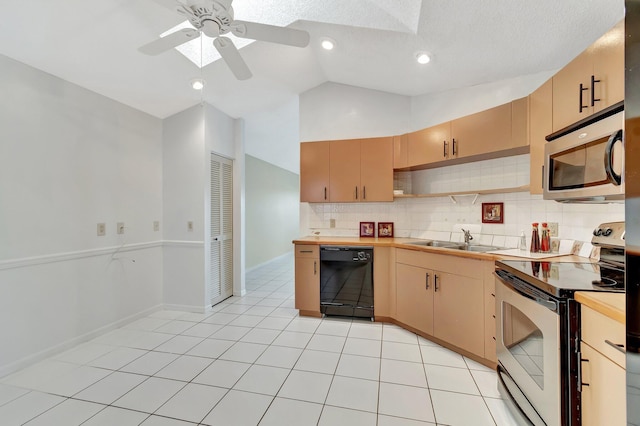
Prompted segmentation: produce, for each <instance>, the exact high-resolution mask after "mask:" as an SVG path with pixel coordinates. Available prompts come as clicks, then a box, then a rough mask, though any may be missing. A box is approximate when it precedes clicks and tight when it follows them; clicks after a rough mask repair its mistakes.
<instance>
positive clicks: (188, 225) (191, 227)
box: [187, 220, 193, 232]
mask: <svg viewBox="0 0 640 426" xmlns="http://www.w3.org/2000/svg"><path fill="white" fill-rule="evenodd" d="M187 231H189V232H193V221H191V220H190V221H189V222H187Z"/></svg>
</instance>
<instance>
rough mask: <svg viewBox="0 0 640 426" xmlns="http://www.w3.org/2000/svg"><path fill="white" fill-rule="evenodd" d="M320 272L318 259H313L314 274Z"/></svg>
mask: <svg viewBox="0 0 640 426" xmlns="http://www.w3.org/2000/svg"><path fill="white" fill-rule="evenodd" d="M317 273H318V261H317V260H314V261H313V275H316V274H317Z"/></svg>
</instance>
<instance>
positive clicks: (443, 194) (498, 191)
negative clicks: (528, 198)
mask: <svg viewBox="0 0 640 426" xmlns="http://www.w3.org/2000/svg"><path fill="white" fill-rule="evenodd" d="M527 191H529V185H522V186H515V187H511V188H495V189H480V190H478V191H472V190H469V191H459V192H439V193H432V194H402V195H394V196H393V197H394V198H434V197H460V196H465V195H469V196H473V195H475V196H477V195H487V194H506V193H510V192H527Z"/></svg>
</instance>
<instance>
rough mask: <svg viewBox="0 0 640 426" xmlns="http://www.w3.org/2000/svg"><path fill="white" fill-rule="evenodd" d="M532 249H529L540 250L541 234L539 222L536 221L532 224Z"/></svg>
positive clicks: (534, 251) (532, 251)
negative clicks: (539, 232)
mask: <svg viewBox="0 0 640 426" xmlns="http://www.w3.org/2000/svg"><path fill="white" fill-rule="evenodd" d="M531 225H532V227H533V228H532V230H531V249H530V250H529V251H530V252H531V253H538V252H540V235H539V234H538V222H534V223H532V224H531Z"/></svg>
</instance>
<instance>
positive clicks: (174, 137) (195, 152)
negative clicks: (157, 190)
mask: <svg viewBox="0 0 640 426" xmlns="http://www.w3.org/2000/svg"><path fill="white" fill-rule="evenodd" d="M163 129H164V135H163V187H164V198H163V211H164V217H165V227H164V229H163V235H164V239H165V242H164V261H163V266H164V280H163V285H164V302H165V304H166V305H168V306H169V307H173V308H176V309H187V310H203V309H204V308H205V306H207V305H208V304H209V302H210V300H211V297H210V295H209V294H207V288H206V282H207V279H208V275H207V274H208V273H209V270H210V268H209V264H208V256H209V245H208V244H207V243H206V242H208V241H210V235H209V233H208V232H209V230H208V220H209V218H210V211H211V208H210V192H209V191H210V189H209V188H210V187H209V181H210V179H209V176H210V159H211V153H212V152H214V153H216V154H218V155H221V156H224V157H227V158H231V159H233V158H234V157H235V155H236V140H235V120H234V119H232V118H230V117H228V116H227V115H225V114H224V113H222V112H221V111H219V110H217V109H215V108H214V107H212V106H210V105H206V104H205V105H196V106H194V107H192V108H189V109H188V110H185V111H183V112H181V113H179V114H176V115H174V116H172V117H169V118H167V119H165V120H164V122H163ZM236 167H237V165H236V164H234V169H235V168H236ZM238 177H240V178H241V175H237V176H234V178H238ZM238 189H239V188H236V189H235V190H234V198H239V194H238V193H237V192H236V191H237V190H238ZM236 208H237V207H236ZM190 221H191V222H193V231H189V230H188V226H187V224H188V222H190ZM240 229H241V225H238V232H239V234H240V235H241V230H240ZM236 279H238V280H240V279H241V277H236ZM238 290H239V291H241V289H240V288H238Z"/></svg>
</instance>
